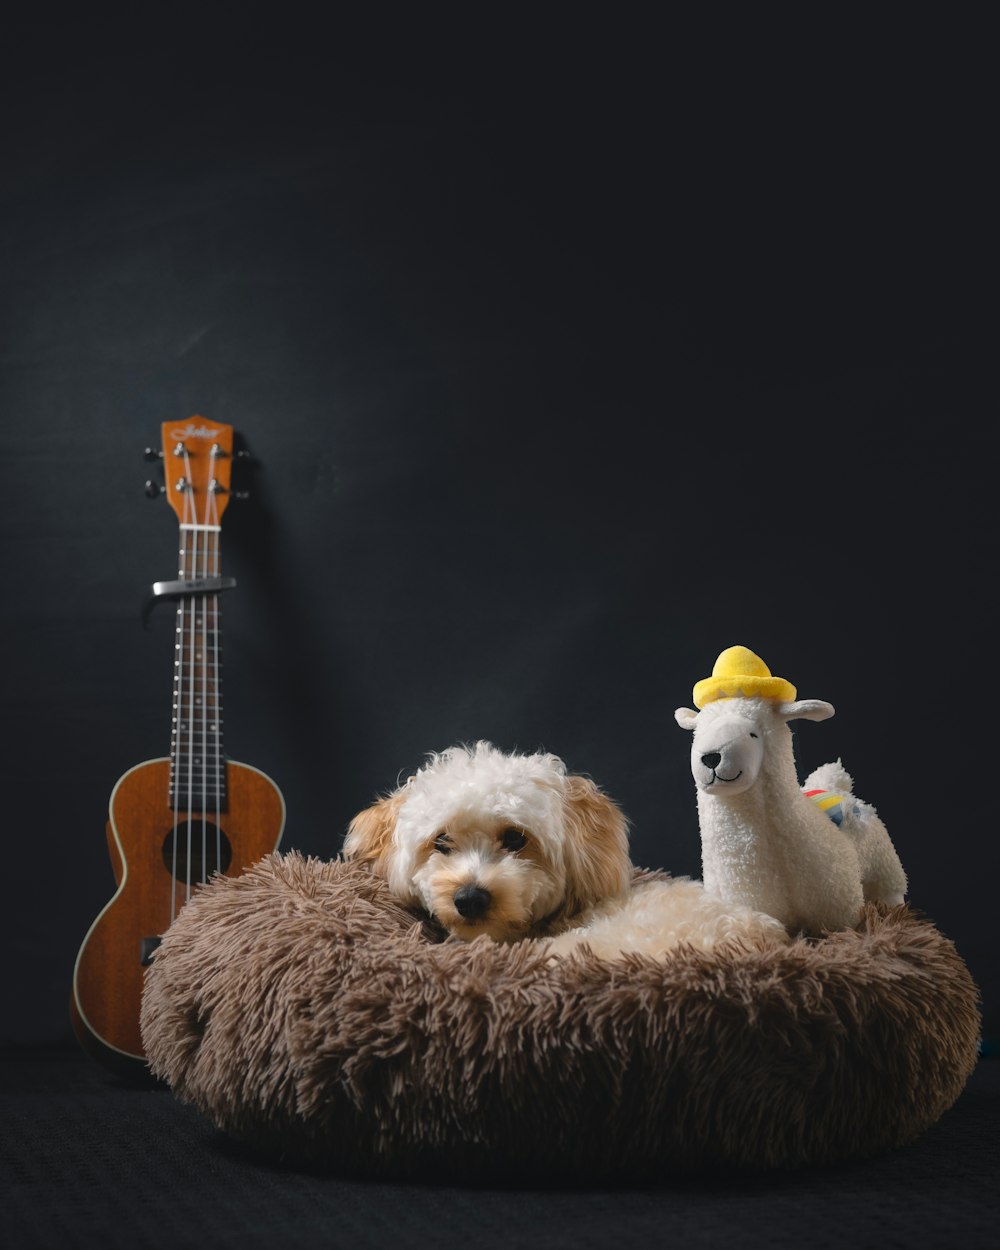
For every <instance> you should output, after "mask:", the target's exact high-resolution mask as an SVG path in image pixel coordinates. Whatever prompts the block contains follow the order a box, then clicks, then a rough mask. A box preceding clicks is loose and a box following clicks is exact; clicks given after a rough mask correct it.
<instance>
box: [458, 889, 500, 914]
mask: <svg viewBox="0 0 1000 1250" xmlns="http://www.w3.org/2000/svg"><path fill="white" fill-rule="evenodd" d="M492 901H493V898H492V895H491V894H490V892H489V890H484V889H483V888H482V886H478V885H463V886H462V888H461V889H460V890H456V891H455V909H456V910H457V912H458V914H459V915H460V916H462V917H464V919H466V920H478V919H479V917H480V916H485V915H486V912H487V909H488V908H489V905H490V903H491V902H492Z"/></svg>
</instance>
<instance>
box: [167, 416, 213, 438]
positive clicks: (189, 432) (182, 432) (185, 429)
mask: <svg viewBox="0 0 1000 1250" xmlns="http://www.w3.org/2000/svg"><path fill="white" fill-rule="evenodd" d="M220 433H221V431H220V430H219V429H214V430H210V429H209V428H208V426H207V425H195V424H194V423H193V422H191V421H189V422H188V423H187V425H185V426H180V427H178V428H177V429H176V430H171V431H170V437H171V438H176V439H178V440H180V441H182V442H183V440H184V439H185V438H218V437H219V434H220Z"/></svg>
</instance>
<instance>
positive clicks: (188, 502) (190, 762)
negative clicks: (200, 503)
mask: <svg viewBox="0 0 1000 1250" xmlns="http://www.w3.org/2000/svg"><path fill="white" fill-rule="evenodd" d="M184 476H185V478H186V480H187V491H186V492H185V494H186V496H187V498H186V499H185V504H184V514H185V516H187V515H189V514H190V516H191V521H192V523H191V526H190V528H189V530H188V536H189V539H190V542H191V544H192V546H191V562H190V563H191V568H192V570H193V574H192V575H193V576H194V577H197V576H198V559H199V555H198V525H197V520H198V513H197V509H196V506H195V501H194V489H193V487H192V485H191V459H190V456H189V455H188V450H187V447H185V448H184ZM197 627H198V609H197V606H196V602H195V599H194V598H192V601H191V632H190V635H189V637H190V644H189V647H188V720H187V880H186V890H185V894H184V901H185V903H186V902H187V901H188V900H189V899H190V898H191V825H192V815H193V811H194V749H195V743H194V734H195V728H194V712H195V676H194V666H195V655H196V651H195V648H196V646H197V641H198V640H197Z"/></svg>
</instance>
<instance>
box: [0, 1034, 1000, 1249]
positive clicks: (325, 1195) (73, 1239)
mask: <svg viewBox="0 0 1000 1250" xmlns="http://www.w3.org/2000/svg"><path fill="white" fill-rule="evenodd" d="M0 1098H2V1121H0V1124H2V1140H0V1160H2V1166H0V1245H2V1246H3V1247H5V1248H6V1247H10V1248H11V1250H15V1248H16V1250H22V1248H23V1250H28V1248H29V1247H43V1248H45V1250H48V1248H49V1247H52V1248H53V1250H54V1248H56V1247H78V1246H79V1247H89V1246H98V1245H100V1246H102V1247H106V1248H107V1250H114V1247H118V1246H121V1247H129V1248H130V1250H142V1248H144V1247H156V1248H159V1247H169V1248H170V1250H185V1248H186V1247H195V1246H197V1247H205V1246H211V1247H213V1248H221V1250H225V1248H226V1247H230V1246H232V1247H240V1248H241V1250H243V1248H246V1250H252V1248H253V1247H257V1246H260V1247H264V1246H267V1247H280V1248H283V1247H309V1248H312V1247H320V1246H322V1247H338V1246H345V1247H351V1250H361V1248H363V1247H366V1246H391V1247H420V1248H421V1250H426V1248H427V1247H433V1250H448V1248H449V1247H452V1246H455V1247H459V1246H461V1247H475V1250H488V1248H489V1247H494V1246H496V1247H501V1246H502V1247H505V1250H515V1248H516V1247H521V1246H544V1247H546V1250H557V1248H558V1247H562V1246H566V1247H572V1248H573V1250H585V1248H586V1247H590V1246H594V1247H598V1246H606V1245H607V1246H610V1245H614V1246H616V1247H617V1246H632V1245H635V1246H644V1247H645V1246H660V1245H663V1246H674V1245H676V1246H678V1247H687V1246H694V1247H698V1246H716V1245H717V1246H724V1247H726V1248H727V1250H730V1248H732V1247H744V1246H746V1247H756V1246H761V1247H765V1246H766V1247H775V1246H799V1245H801V1246H808V1247H809V1250H823V1248H825V1247H829V1248H831V1250H833V1248H834V1247H836V1248H838V1250H840V1248H841V1247H850V1248H851V1250H863V1248H864V1247H868V1246H871V1247H881V1248H884V1250H889V1248H891V1247H906V1248H907V1250H914V1248H917V1247H938V1246H939V1247H948V1248H949V1250H956V1248H958V1250H978V1248H979V1247H992V1246H996V1245H998V1244H1000V1167H998V1162H1000V1149H998V1132H997V1130H998V1127H1000V1116H998V1111H1000V1061H998V1060H996V1059H989V1060H983V1061H981V1062H980V1064H979V1065H978V1068H977V1070H976V1071H975V1072H974V1073H973V1076H972V1078H971V1080H970V1082H969V1084H968V1086H967V1087H966V1089H965V1092H964V1093H963V1095H962V1097H961V1098H960V1099H959V1101H958V1103H957V1104H956V1106H955V1107H953V1108H952V1110H951V1111H949V1112H948V1113H947V1115H945V1117H944V1118H943V1119H942V1120H941V1121H940V1122H939V1123H938V1124H937V1125H936V1126H935V1127H934V1128H933V1129H931V1131H930V1132H928V1133H927V1134H926V1135H925V1136H924V1137H923V1138H922V1139H921V1140H920V1141H918V1142H916V1143H915V1144H914V1145H912V1146H910V1147H908V1148H907V1149H905V1150H901V1151H898V1152H896V1153H894V1154H892V1155H889V1156H887V1157H884V1158H880V1159H877V1160H875V1161H871V1160H869V1161H867V1162H864V1163H857V1164H852V1165H848V1166H841V1167H837V1168H828V1169H822V1170H811V1171H807V1172H801V1173H797V1174H795V1175H768V1176H765V1177H759V1176H758V1177H753V1178H746V1179H743V1180H739V1181H732V1180H730V1181H727V1182H725V1183H715V1184H713V1183H711V1182H710V1181H707V1182H706V1183H704V1184H701V1185H693V1184H691V1183H690V1182H685V1183H684V1184H679V1183H674V1184H671V1183H666V1184H664V1185H663V1186H662V1187H659V1188H641V1189H640V1188H636V1189H627V1188H620V1187H619V1188H607V1189H597V1190H590V1191H586V1192H570V1191H566V1190H562V1191H554V1190H551V1189H546V1188H532V1187H530V1184H526V1187H525V1188H524V1189H523V1190H519V1191H517V1192H511V1191H510V1190H506V1191H505V1190H502V1189H499V1188H498V1189H495V1190H491V1189H484V1188H478V1189H467V1188H466V1189H463V1188H456V1187H450V1186H449V1185H448V1184H447V1178H446V1177H442V1178H441V1183H440V1184H439V1185H436V1186H416V1185H401V1184H382V1183H367V1184H366V1183H358V1182H356V1181H346V1180H340V1179H336V1178H330V1177H322V1176H316V1175H311V1174H305V1173H302V1172H296V1171H292V1170H285V1169H282V1168H281V1167H278V1166H272V1165H270V1164H267V1163H263V1162H260V1161H257V1160H254V1159H251V1158H248V1157H247V1156H246V1155H245V1154H243V1153H242V1152H241V1151H240V1150H238V1149H236V1148H235V1147H233V1146H232V1145H231V1144H230V1143H229V1142H227V1141H226V1140H225V1139H223V1138H222V1137H221V1136H220V1135H219V1134H218V1133H217V1132H216V1131H215V1130H214V1129H213V1128H212V1127H211V1125H209V1124H208V1123H207V1122H206V1121H204V1120H203V1119H202V1118H201V1117H200V1116H199V1115H198V1114H197V1113H196V1112H194V1111H192V1110H191V1109H190V1108H188V1107H184V1106H181V1105H180V1104H179V1103H178V1102H177V1101H176V1100H175V1099H174V1097H173V1095H172V1094H170V1093H169V1092H167V1091H165V1090H161V1089H149V1090H143V1089H136V1088H132V1087H128V1086H124V1085H121V1084H119V1083H117V1082H116V1081H115V1080H114V1079H113V1078H111V1077H109V1076H107V1075H106V1074H105V1073H104V1071H103V1070H102V1069H100V1068H98V1067H96V1066H94V1065H93V1064H92V1063H91V1062H90V1061H89V1060H88V1059H85V1058H84V1057H83V1056H82V1055H80V1054H77V1053H76V1052H75V1051H72V1050H52V1051H49V1052H24V1051H19V1052H7V1053H5V1054H4V1055H3V1064H2V1068H0Z"/></svg>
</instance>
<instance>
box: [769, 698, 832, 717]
mask: <svg viewBox="0 0 1000 1250" xmlns="http://www.w3.org/2000/svg"><path fill="white" fill-rule="evenodd" d="M778 715H779V716H780V717H781V719H782V720H829V719H830V717H831V716H832V715H833V704H832V703H824V702H823V700H822V699H799V700H798V702H797V703H779V704H778Z"/></svg>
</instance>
